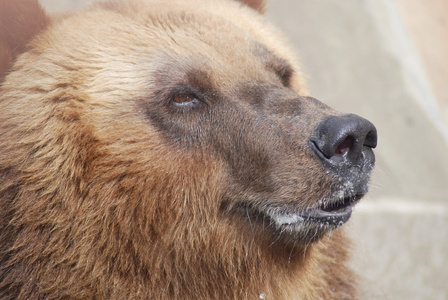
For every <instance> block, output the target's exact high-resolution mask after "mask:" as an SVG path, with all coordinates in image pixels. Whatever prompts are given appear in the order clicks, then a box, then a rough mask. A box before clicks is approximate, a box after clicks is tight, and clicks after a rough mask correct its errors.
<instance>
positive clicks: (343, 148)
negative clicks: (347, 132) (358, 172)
mask: <svg viewBox="0 0 448 300" xmlns="http://www.w3.org/2000/svg"><path fill="white" fill-rule="evenodd" d="M353 143H354V139H353V137H351V136H348V137H346V138H345V140H343V141H342V142H341V143H340V144H339V146H338V147H337V148H336V150H335V152H334V155H338V156H344V155H345V154H347V153H348V152H349V151H350V148H351V147H352V146H353Z"/></svg>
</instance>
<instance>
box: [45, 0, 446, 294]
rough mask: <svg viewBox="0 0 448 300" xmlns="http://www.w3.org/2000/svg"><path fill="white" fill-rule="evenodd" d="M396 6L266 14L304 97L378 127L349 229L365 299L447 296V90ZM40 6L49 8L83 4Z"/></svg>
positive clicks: (329, 6) (326, 2)
mask: <svg viewBox="0 0 448 300" xmlns="http://www.w3.org/2000/svg"><path fill="white" fill-rule="evenodd" d="M400 1H402V2H406V1H403V0H344V1H341V0H318V1H316V0H294V1H292V0H289V1H288V0H270V2H269V5H268V13H267V16H268V18H270V19H271V20H272V21H273V22H274V23H276V24H277V25H278V26H279V27H280V28H282V29H283V30H284V31H285V32H286V33H287V35H288V36H289V37H290V40H291V42H292V43H293V44H294V46H295V47H296V49H297V50H298V54H299V57H300V58H301V60H302V62H303V64H304V67H305V70H306V73H307V75H308V82H309V84H310V88H311V91H312V94H313V95H314V96H315V97H316V98H318V99H320V100H322V101H324V102H326V103H328V104H329V105H331V106H333V107H334V108H337V109H339V110H341V111H345V112H354V113H357V114H360V115H362V116H364V117H366V118H368V119H369V120H371V121H372V122H373V123H375V125H376V126H377V128H378V132H379V146H378V149H377V151H376V154H377V169H376V173H375V176H374V181H373V187H372V191H371V193H370V195H369V196H368V198H367V199H365V200H364V201H363V202H362V203H361V204H360V205H359V206H358V207H357V208H356V211H355V213H354V217H353V220H352V221H351V222H350V223H349V224H348V231H349V232H350V234H351V235H352V236H353V237H354V240H355V245H354V254H355V255H354V259H353V262H352V263H353V266H354V267H355V268H356V269H357V270H358V271H359V273H360V274H362V275H361V276H362V278H363V279H364V282H365V286H366V295H365V296H364V297H363V299H394V300H395V299H407V300H412V299H431V300H435V299H448V262H447V257H448V239H447V238H448V226H447V225H448V184H447V181H448V155H446V154H448V152H447V150H448V127H447V126H446V125H444V124H447V123H448V120H447V119H446V118H445V119H444V118H443V117H442V116H441V115H442V113H441V112H440V111H441V109H440V107H441V106H440V105H441V103H440V99H441V97H440V96H436V95H445V96H446V95H447V93H443V92H444V91H441V89H440V88H439V89H438V90H436V91H434V90H433V87H432V86H433V85H432V82H431V78H430V76H428V75H427V72H426V65H425V64H424V62H422V60H424V57H422V55H421V54H420V52H419V49H421V48H419V47H418V43H419V40H418V39H417V40H414V39H413V36H412V34H410V33H409V28H408V27H409V26H408V24H406V23H405V21H403V19H402V18H401V15H400V13H401V12H400V6H399V5H397V2H400ZM42 2H43V3H44V4H46V5H47V7H48V8H50V9H52V10H53V11H54V10H63V9H66V8H71V9H73V8H76V7H80V6H82V5H83V4H84V3H88V2H90V1H89V0H83V1H79V0H78V1H74V0H65V1H60V0H59V1H56V0H44V1H42ZM411 2H412V1H410V2H406V3H411ZM413 2H418V1H417V0H413ZM429 2H434V3H435V5H436V4H439V5H443V3H442V1H441V0H432V1H428V2H425V3H429ZM434 7H436V6H434ZM407 13H408V14H409V11H408V12H407ZM418 13H420V14H422V13H424V11H422V12H419V11H418V10H417V14H418ZM408 17H411V18H408V19H413V17H414V16H413V15H411V16H409V15H408ZM426 17H429V19H432V20H434V19H435V18H433V17H432V16H431V15H428V16H426ZM405 19H406V14H405ZM422 20H424V18H422ZM436 21H437V22H442V23H443V24H445V25H446V24H448V23H447V19H446V18H444V19H440V20H439V19H436ZM442 23H437V24H438V25H440V24H442ZM423 24H424V23H423ZM419 29H420V30H423V31H422V32H421V36H423V37H427V36H428V35H430V34H431V32H428V34H426V32H425V31H424V29H425V27H424V26H423V27H422V26H419ZM446 29H447V32H448V25H447V27H446ZM429 38H431V36H429ZM432 40H433V41H434V39H432ZM436 42H437V41H436ZM416 43H417V46H416ZM420 43H421V42H420ZM425 44H426V42H425ZM435 48H437V47H435ZM433 57H437V56H433ZM445 57H446V56H445ZM433 65H435V66H436V67H439V65H440V66H446V65H447V63H446V60H444V61H440V64H439V62H438V61H436V62H435V64H433ZM446 70H447V69H446V68H445V71H446ZM432 75H433V77H432V78H433V81H434V78H436V79H437V73H435V76H434V73H432ZM438 79H440V78H438ZM446 79H448V78H446ZM439 86H442V88H443V87H444V86H445V84H443V81H442V84H439ZM442 104H443V103H442ZM445 104H446V103H445Z"/></svg>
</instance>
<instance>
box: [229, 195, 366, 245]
mask: <svg viewBox="0 0 448 300" xmlns="http://www.w3.org/2000/svg"><path fill="white" fill-rule="evenodd" d="M363 196H364V193H362V194H350V195H348V196H344V197H334V198H325V199H322V200H320V201H319V202H318V203H317V204H316V205H315V206H312V207H309V208H307V209H300V210H299V209H291V207H288V208H285V207H283V206H278V205H275V206H274V205H269V204H268V205H262V206H258V205H254V204H247V203H245V204H244V203H241V202H240V203H238V205H237V206H236V207H234V209H235V208H237V210H239V211H240V215H241V216H244V218H245V219H247V220H248V222H249V224H251V226H253V224H254V223H258V224H260V225H261V226H263V228H270V229H271V230H274V236H276V239H278V237H284V238H287V239H288V240H292V241H295V242H301V241H302V242H313V241H316V240H318V239H319V238H321V237H322V236H323V235H324V234H325V233H326V232H328V231H331V230H334V229H337V228H339V227H341V226H342V225H344V224H345V223H346V222H347V221H348V220H349V219H350V217H351V215H352V209H353V206H355V205H356V204H357V203H358V202H359V200H360V199H361V198H362V197H363Z"/></svg>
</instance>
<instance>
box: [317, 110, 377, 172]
mask: <svg viewBox="0 0 448 300" xmlns="http://www.w3.org/2000/svg"><path fill="white" fill-rule="evenodd" d="M310 142H311V146H312V149H313V150H314V151H315V152H316V154H317V155H318V156H319V157H320V158H321V160H323V161H324V162H327V163H330V164H331V165H333V166H340V165H341V164H343V165H346V164H350V165H360V164H362V163H363V162H365V161H366V160H367V161H370V162H373V160H374V159H375V158H374V155H373V151H372V148H375V147H376V144H377V133H376V128H375V126H374V125H373V124H372V123H370V122H369V121H367V120H366V119H364V118H361V117H359V116H357V115H354V114H349V115H345V116H334V117H329V118H327V119H325V120H324V121H322V122H321V123H320V124H319V125H318V126H317V128H316V131H315V134H314V135H313V137H312V138H311V139H310Z"/></svg>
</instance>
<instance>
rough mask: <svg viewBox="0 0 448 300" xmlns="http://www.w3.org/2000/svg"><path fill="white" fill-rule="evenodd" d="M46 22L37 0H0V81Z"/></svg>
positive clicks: (47, 20) (46, 19)
mask: <svg viewBox="0 0 448 300" xmlns="http://www.w3.org/2000/svg"><path fill="white" fill-rule="evenodd" d="M48 24H49V18H48V17H47V15H46V14H45V12H44V10H43V8H42V7H41V6H40V5H39V3H38V1H37V0H0V83H1V82H2V81H3V79H4V77H5V76H6V73H7V72H8V70H9V69H10V68H11V66H12V64H13V62H14V60H15V59H16V57H17V56H18V55H19V54H21V53H23V52H25V51H26V46H27V44H28V43H29V42H30V41H31V40H32V39H33V38H34V37H35V36H36V35H37V34H38V33H39V32H41V31H42V30H43V29H45V27H47V25H48Z"/></svg>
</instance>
